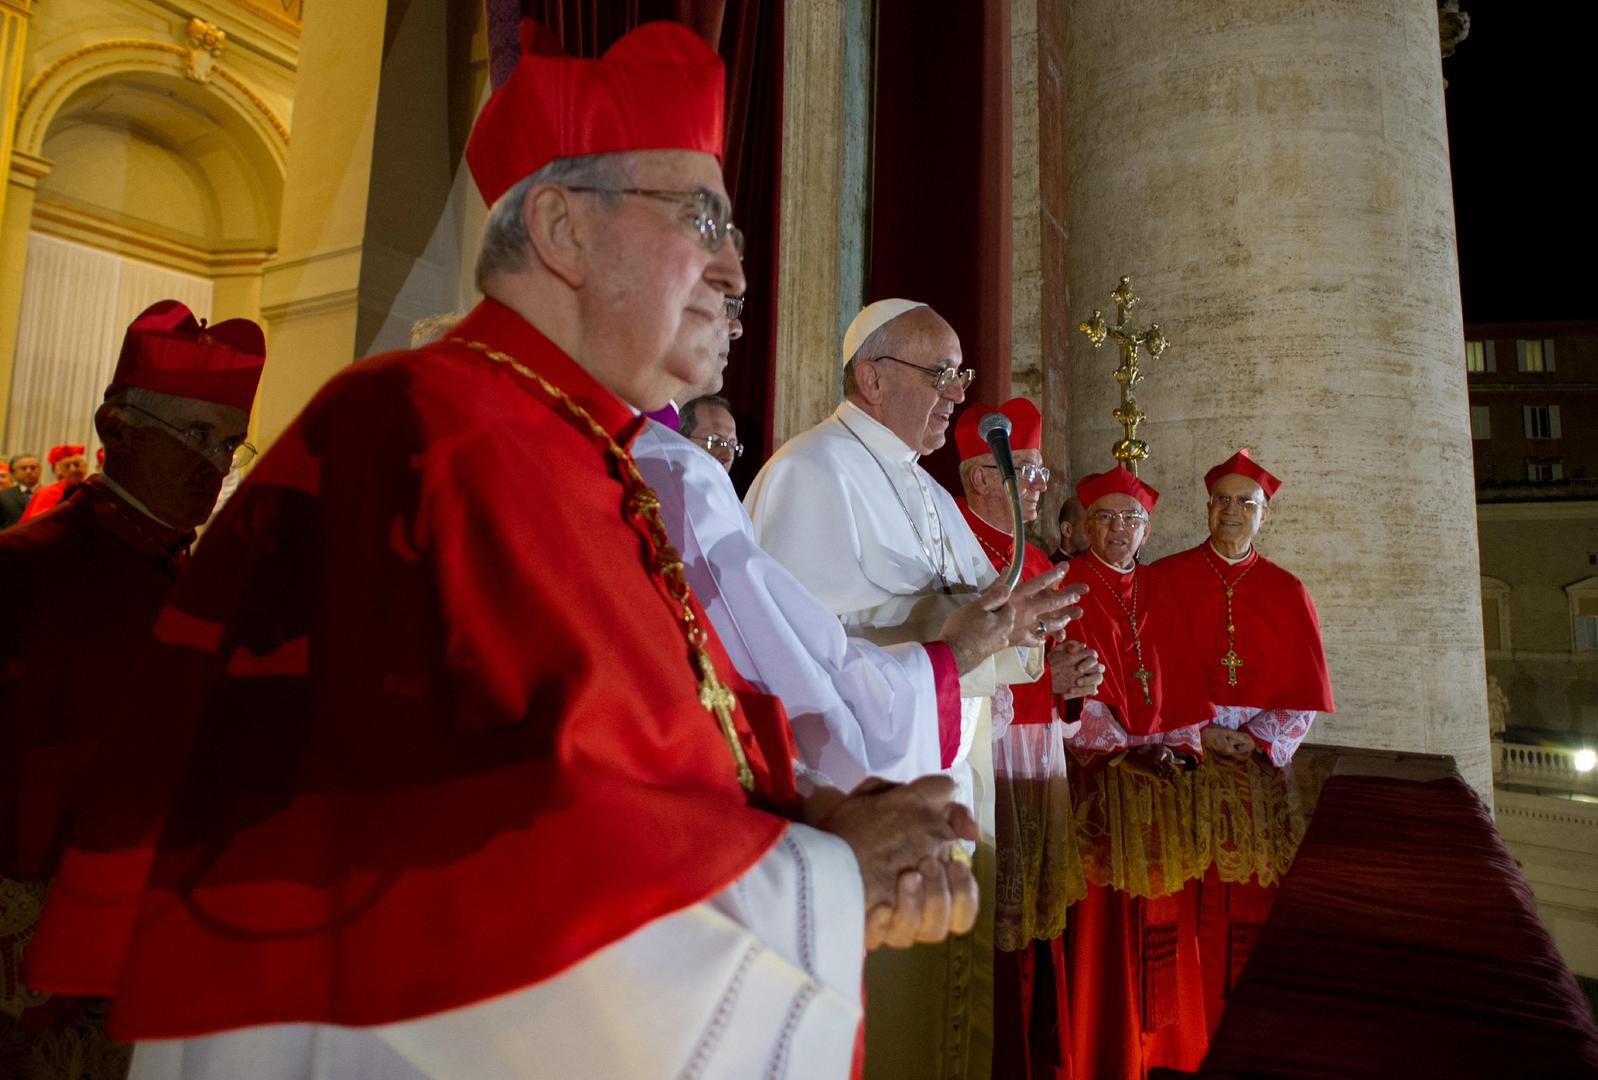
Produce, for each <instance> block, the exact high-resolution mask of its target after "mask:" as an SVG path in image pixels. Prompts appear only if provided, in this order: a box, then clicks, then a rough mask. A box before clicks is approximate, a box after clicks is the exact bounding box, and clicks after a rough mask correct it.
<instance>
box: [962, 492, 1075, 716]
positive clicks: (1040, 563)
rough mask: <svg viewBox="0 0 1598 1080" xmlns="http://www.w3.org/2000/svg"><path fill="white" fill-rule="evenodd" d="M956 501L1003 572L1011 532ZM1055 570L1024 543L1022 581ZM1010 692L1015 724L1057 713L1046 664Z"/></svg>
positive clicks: (1041, 554)
mask: <svg viewBox="0 0 1598 1080" xmlns="http://www.w3.org/2000/svg"><path fill="white" fill-rule="evenodd" d="M954 501H955V503H956V504H958V505H959V507H960V513H962V514H964V515H965V520H966V524H968V525H970V526H971V531H972V532H973V533H975V534H976V537H977V541H978V542H979V543H980V544H981V545H982V550H983V551H985V552H987V555H988V558H989V559H991V560H992V561H993V568H994V569H995V570H997V571H999V572H1000V573H1001V574H1002V573H1003V572H1004V570H1005V568H1006V567H1008V566H1009V565H1010V553H1011V552H1012V551H1013V550H1014V544H1013V543H1012V542H1011V540H1010V535H1009V534H1008V533H1002V532H1000V531H999V530H998V529H995V528H994V527H993V526H992V525H989V524H988V523H987V522H986V521H983V520H982V519H981V518H979V517H977V515H976V514H975V513H973V512H972V510H971V505H970V504H969V503H967V502H966V500H965V499H964V498H963V497H961V496H956V497H955V500H954ZM1053 569H1054V564H1053V563H1052V562H1050V561H1049V557H1048V556H1047V555H1045V554H1044V553H1043V552H1042V551H1040V550H1038V548H1036V547H1034V546H1033V545H1032V544H1026V545H1024V548H1023V551H1022V553H1021V580H1022V581H1026V580H1027V579H1028V578H1034V577H1037V576H1038V575H1039V574H1041V573H1044V572H1045V571H1048V570H1053ZM1010 693H1011V695H1013V697H1014V699H1015V719H1014V720H1013V721H1011V722H1012V723H1016V724H1047V723H1048V722H1049V720H1050V718H1051V717H1052V716H1053V715H1054V684H1053V682H1052V681H1051V680H1050V678H1049V670H1048V667H1047V665H1045V666H1044V669H1043V674H1042V676H1041V677H1039V678H1038V680H1037V681H1036V682H1029V683H1016V684H1014V685H1012V686H1011V687H1010Z"/></svg>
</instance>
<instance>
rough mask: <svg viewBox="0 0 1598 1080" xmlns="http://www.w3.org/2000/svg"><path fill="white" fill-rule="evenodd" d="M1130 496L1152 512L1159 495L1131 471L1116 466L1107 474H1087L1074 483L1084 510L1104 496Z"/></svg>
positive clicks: (1078, 499) (1123, 466) (1121, 466)
mask: <svg viewBox="0 0 1598 1080" xmlns="http://www.w3.org/2000/svg"><path fill="white" fill-rule="evenodd" d="M1117 492H1119V493H1120V494H1122V495H1130V496H1132V498H1134V499H1136V500H1137V501H1138V502H1140V503H1142V504H1143V509H1145V510H1147V511H1149V512H1150V513H1153V512H1154V504H1155V503H1156V502H1158V501H1159V499H1160V493H1159V492H1158V491H1155V490H1154V489H1153V488H1151V487H1149V485H1147V484H1145V483H1144V482H1143V481H1141V480H1139V479H1138V478H1137V477H1136V476H1134V475H1132V470H1131V469H1128V468H1127V467H1126V466H1125V465H1119V464H1118V465H1116V467H1115V468H1113V469H1111V470H1110V471H1109V472H1101V473H1089V474H1088V475H1087V476H1084V477H1083V478H1082V479H1080V480H1078V481H1077V482H1076V497H1077V501H1078V502H1080V503H1081V504H1082V506H1083V508H1084V509H1086V508H1088V507H1090V506H1092V505H1093V504H1094V503H1096V502H1098V501H1099V500H1100V499H1102V498H1104V496H1106V495H1114V494H1116V493H1117Z"/></svg>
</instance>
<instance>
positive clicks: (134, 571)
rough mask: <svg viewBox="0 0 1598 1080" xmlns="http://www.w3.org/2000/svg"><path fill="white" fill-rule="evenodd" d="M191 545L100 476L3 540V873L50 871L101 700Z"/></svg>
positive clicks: (102, 717) (119, 676)
mask: <svg viewBox="0 0 1598 1080" xmlns="http://www.w3.org/2000/svg"><path fill="white" fill-rule="evenodd" d="M43 490H44V489H40V492H39V493H36V494H35V496H34V497H35V498H38V495H39V494H40V493H42V492H43ZM193 539H194V534H193V533H179V532H175V531H173V530H171V529H167V528H165V527H164V526H161V525H159V524H157V523H156V522H155V521H153V520H151V519H150V518H149V517H148V516H146V515H144V514H142V513H140V512H139V511H137V510H135V509H133V507H131V506H129V505H127V504H126V503H124V502H123V501H122V500H121V499H120V498H118V497H117V496H116V495H115V494H113V493H112V491H111V490H110V488H108V487H107V486H106V485H105V484H104V483H102V482H101V481H100V480H99V479H98V478H91V479H89V480H87V481H85V482H84V483H82V484H78V485H76V486H75V487H74V489H73V491H72V492H71V494H70V495H69V496H68V497H67V499H66V500H65V502H63V503H62V504H61V506H60V509H59V511H58V512H56V513H54V514H50V515H49V516H47V517H40V518H36V519H34V520H31V521H29V522H27V523H26V524H24V525H18V526H16V527H15V528H12V529H8V530H6V531H5V532H3V533H0V581H4V582H5V583H6V584H5V590H4V597H5V614H4V617H3V618H0V874H5V875H8V876H10V877H19V878H46V877H49V876H50V874H51V872H52V870H53V868H54V862H55V857H56V855H57V854H58V850H57V849H58V846H59V843H60V839H61V831H62V830H61V820H62V808H63V804H64V801H65V799H66V797H67V793H68V789H69V788H70V786H71V784H72V782H73V780H74V779H75V778H76V776H77V775H78V772H79V771H80V770H81V769H82V767H83V765H84V764H85V762H86V761H87V760H88V758H89V756H90V754H91V751H92V750H93V747H94V744H95V742H96V740H97V738H98V736H99V733H100V728H101V726H102V725H103V723H104V722H105V721H106V720H107V719H108V718H109V717H110V716H111V715H112V714H113V713H114V711H115V709H114V705H113V703H112V701H110V700H108V698H107V693H108V691H109V690H111V688H114V687H117V686H119V685H120V684H121V682H122V681H123V680H124V679H125V678H126V677H127V676H126V668H127V665H129V664H131V663H136V662H137V657H136V655H135V647H136V646H137V644H138V643H140V642H142V641H144V640H146V639H148V638H149V636H150V627H151V626H152V625H154V623H155V619H156V616H157V615H158V614H159V613H160V610H161V605H162V604H163V603H164V602H165V601H166V598H167V594H168V592H169V591H170V590H171V588H172V583H173V582H174V581H175V580H177V574H178V567H179V565H180V564H181V562H182V560H183V559H184V557H185V554H186V552H187V551H188V546H189V543H190V542H191V541H192V540H193Z"/></svg>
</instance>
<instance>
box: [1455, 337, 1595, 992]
mask: <svg viewBox="0 0 1598 1080" xmlns="http://www.w3.org/2000/svg"><path fill="white" fill-rule="evenodd" d="M1465 365H1466V370H1467V373H1468V383H1469V388H1470V426H1471V434H1472V436H1473V438H1474V448H1475V454H1474V456H1475V462H1476V520H1477V529H1478V536H1479V538H1480V545H1481V575H1482V576H1481V602H1482V629H1483V635H1484V637H1485V645H1486V649H1487V677H1488V703H1489V704H1488V711H1489V716H1490V721H1491V724H1492V728H1493V739H1494V747H1493V803H1494V807H1495V810H1496V817H1497V821H1498V827H1499V831H1500V832H1501V833H1502V834H1503V836H1504V839H1505V841H1506V842H1507V843H1508V845H1509V849H1510V852H1511V853H1512V854H1513V855H1514V856H1515V859H1516V860H1517V861H1518V862H1519V863H1520V864H1521V869H1522V871H1523V872H1524V873H1525V876H1526V880H1527V881H1528V882H1529V883H1530V885H1531V887H1532V891H1533V892H1534V893H1535V894H1536V897H1537V904H1538V909H1539V911H1540V913H1541V914H1542V918H1543V922H1544V923H1545V924H1546V925H1547V926H1548V928H1549V930H1550V931H1551V932H1552V933H1553V935H1554V940H1555V941H1556V942H1557V943H1558V945H1559V948H1560V951H1561V952H1562V953H1563V954H1564V957H1565V959H1566V961H1567V962H1568V963H1569V964H1570V966H1571V967H1572V968H1573V969H1574V970H1575V972H1576V973H1577V975H1578V976H1581V977H1583V986H1584V987H1585V988H1586V989H1587V991H1588V993H1589V996H1594V995H1598V770H1594V769H1593V767H1592V764H1593V761H1592V757H1591V756H1590V755H1587V754H1584V753H1583V751H1590V750H1592V749H1594V748H1595V747H1598V323H1497V324H1488V325H1479V326H1468V327H1466V328H1465Z"/></svg>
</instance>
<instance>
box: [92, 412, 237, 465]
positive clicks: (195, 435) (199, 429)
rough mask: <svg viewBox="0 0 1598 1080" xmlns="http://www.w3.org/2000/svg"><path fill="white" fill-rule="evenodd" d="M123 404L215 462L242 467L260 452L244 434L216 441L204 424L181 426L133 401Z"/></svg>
mask: <svg viewBox="0 0 1598 1080" xmlns="http://www.w3.org/2000/svg"><path fill="white" fill-rule="evenodd" d="M122 404H124V405H126V406H127V407H128V408H130V409H132V410H133V411H134V412H141V413H143V414H144V415H145V416H148V417H149V418H150V419H151V420H154V421H155V422H156V423H158V424H160V425H161V426H162V427H164V428H166V429H167V430H168V431H171V432H173V433H174V434H175V435H177V437H178V438H179V439H181V440H182V442H183V445H185V446H187V447H188V448H189V449H190V450H193V451H194V452H195V453H196V454H199V455H200V456H202V457H205V458H208V459H209V460H210V461H212V462H214V463H225V464H226V465H227V466H228V468H231V469H242V468H244V466H246V465H248V464H249V463H250V462H252V461H254V460H255V455H256V454H258V453H259V452H260V451H258V450H256V449H255V447H254V445H252V444H251V443H249V442H248V441H246V440H245V438H244V436H242V435H237V436H234V437H233V438H231V439H222V440H220V441H216V440H213V439H212V438H211V433H210V431H208V430H206V428H205V427H204V426H203V425H200V424H195V425H194V426H192V427H186V428H180V427H178V426H177V425H176V424H174V423H172V422H171V421H170V420H167V419H166V418H165V417H162V416H157V415H156V414H155V413H153V412H151V411H150V410H149V409H141V408H140V407H139V406H137V405H135V404H133V402H131V401H124V402H123V403H122Z"/></svg>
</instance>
